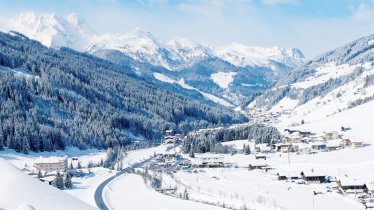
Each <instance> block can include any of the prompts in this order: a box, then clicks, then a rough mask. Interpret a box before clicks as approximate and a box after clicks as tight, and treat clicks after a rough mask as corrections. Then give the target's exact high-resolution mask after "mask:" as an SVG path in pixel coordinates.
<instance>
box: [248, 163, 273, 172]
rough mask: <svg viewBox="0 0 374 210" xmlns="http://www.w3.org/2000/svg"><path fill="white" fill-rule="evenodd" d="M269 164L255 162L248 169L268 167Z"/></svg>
mask: <svg viewBox="0 0 374 210" xmlns="http://www.w3.org/2000/svg"><path fill="white" fill-rule="evenodd" d="M268 168H269V165H268V164H266V163H257V164H256V163H255V164H249V165H248V169H249V170H255V169H268Z"/></svg>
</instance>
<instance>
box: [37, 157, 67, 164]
mask: <svg viewBox="0 0 374 210" xmlns="http://www.w3.org/2000/svg"><path fill="white" fill-rule="evenodd" d="M66 159H67V157H66V156H65V157H48V158H43V157H39V158H38V159H36V160H35V163H59V162H62V161H65V160H66Z"/></svg>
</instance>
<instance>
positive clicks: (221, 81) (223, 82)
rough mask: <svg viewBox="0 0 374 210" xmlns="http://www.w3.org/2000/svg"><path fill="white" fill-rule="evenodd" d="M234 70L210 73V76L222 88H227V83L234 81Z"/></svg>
mask: <svg viewBox="0 0 374 210" xmlns="http://www.w3.org/2000/svg"><path fill="white" fill-rule="evenodd" d="M236 74H237V73H236V72H217V73H214V74H212V75H210V78H211V79H212V80H213V82H215V83H216V84H217V85H219V86H220V87H221V88H223V89H227V88H229V85H230V83H231V82H232V81H234V76H235V75H236Z"/></svg>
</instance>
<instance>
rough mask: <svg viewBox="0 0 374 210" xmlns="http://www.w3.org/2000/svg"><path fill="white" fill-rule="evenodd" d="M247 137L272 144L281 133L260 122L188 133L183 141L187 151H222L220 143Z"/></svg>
mask: <svg viewBox="0 0 374 210" xmlns="http://www.w3.org/2000/svg"><path fill="white" fill-rule="evenodd" d="M245 139H248V140H254V142H255V143H256V144H259V143H266V144H269V145H271V144H274V143H278V142H279V140H280V139H281V134H280V133H279V131H278V130H277V129H276V128H275V127H269V126H266V125H263V124H259V123H255V124H249V125H244V126H238V127H237V126H234V127H229V128H222V129H215V130H202V131H199V132H196V133H190V134H188V135H187V138H186V140H185V141H184V142H183V149H184V152H186V153H191V152H198V153H205V152H218V151H220V152H222V145H221V144H220V143H223V142H227V141H233V140H245Z"/></svg>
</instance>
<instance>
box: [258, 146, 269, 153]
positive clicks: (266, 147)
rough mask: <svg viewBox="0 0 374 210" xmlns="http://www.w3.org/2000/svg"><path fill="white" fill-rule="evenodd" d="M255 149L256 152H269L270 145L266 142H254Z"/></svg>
mask: <svg viewBox="0 0 374 210" xmlns="http://www.w3.org/2000/svg"><path fill="white" fill-rule="evenodd" d="M255 150H256V152H262V153H270V152H271V147H270V146H269V145H268V144H256V146H255Z"/></svg>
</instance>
